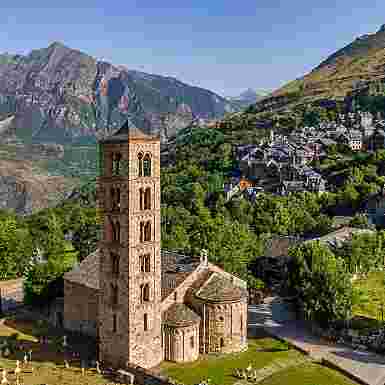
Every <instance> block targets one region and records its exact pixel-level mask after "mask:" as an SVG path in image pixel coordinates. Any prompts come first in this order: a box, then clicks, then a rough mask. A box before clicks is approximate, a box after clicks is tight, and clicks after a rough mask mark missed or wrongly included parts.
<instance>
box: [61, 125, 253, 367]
mask: <svg viewBox="0 0 385 385" xmlns="http://www.w3.org/2000/svg"><path fill="white" fill-rule="evenodd" d="M98 146H99V149H100V164H101V166H100V176H99V177H98V181H97V196H98V209H99V213H100V218H101V223H102V231H101V239H100V243H99V246H98V249H97V250H96V251H95V252H94V253H92V254H90V255H89V256H87V257H86V258H85V259H84V260H83V261H82V262H81V263H80V264H79V265H78V266H76V267H75V268H74V269H73V270H71V271H70V272H68V273H66V274H65V276H64V327H65V328H66V329H68V330H73V331H78V332H81V333H83V334H86V335H87V334H88V335H90V336H94V337H96V338H97V340H98V343H99V359H100V361H102V362H105V363H106V362H107V363H110V364H112V365H113V366H115V367H116V366H124V365H126V364H127V363H129V364H130V365H134V366H140V367H142V368H146V369H148V368H152V367H156V366H158V365H159V364H160V362H161V361H163V360H169V361H174V362H187V361H193V360H196V359H197V358H198V355H199V354H200V353H210V352H223V353H227V352H228V353H230V352H238V351H241V350H244V349H247V340H246V336H247V299H248V295H247V287H246V283H245V282H244V281H242V280H240V279H238V278H236V277H234V276H232V275H231V274H228V273H227V272H225V271H223V270H222V269H221V268H219V267H218V266H215V265H213V264H212V263H210V262H208V258H207V253H206V252H205V251H202V253H201V255H200V256H199V257H193V256H185V255H180V254H176V253H172V252H167V251H163V250H161V248H160V240H161V229H160V225H161V224H160V138H159V136H151V135H148V134H145V133H143V132H142V131H140V130H139V129H138V128H136V127H135V126H130V124H129V123H128V122H127V123H126V124H125V125H123V126H122V127H121V128H120V129H119V130H118V131H117V132H116V133H115V134H111V135H109V136H106V137H104V138H100V139H99V141H98Z"/></svg>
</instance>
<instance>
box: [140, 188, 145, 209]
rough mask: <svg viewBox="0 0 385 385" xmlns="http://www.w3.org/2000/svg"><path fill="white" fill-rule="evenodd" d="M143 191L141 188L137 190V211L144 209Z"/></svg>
mask: <svg viewBox="0 0 385 385" xmlns="http://www.w3.org/2000/svg"><path fill="white" fill-rule="evenodd" d="M143 203H144V190H143V188H140V189H139V209H140V210H143V209H144V204H143Z"/></svg>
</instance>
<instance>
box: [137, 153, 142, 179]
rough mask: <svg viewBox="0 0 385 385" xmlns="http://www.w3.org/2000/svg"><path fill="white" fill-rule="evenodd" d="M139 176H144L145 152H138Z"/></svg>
mask: <svg viewBox="0 0 385 385" xmlns="http://www.w3.org/2000/svg"><path fill="white" fill-rule="evenodd" d="M138 176H143V154H142V153H139V154H138Z"/></svg>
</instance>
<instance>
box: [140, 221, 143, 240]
mask: <svg viewBox="0 0 385 385" xmlns="http://www.w3.org/2000/svg"><path fill="white" fill-rule="evenodd" d="M142 242H144V222H140V243H142Z"/></svg>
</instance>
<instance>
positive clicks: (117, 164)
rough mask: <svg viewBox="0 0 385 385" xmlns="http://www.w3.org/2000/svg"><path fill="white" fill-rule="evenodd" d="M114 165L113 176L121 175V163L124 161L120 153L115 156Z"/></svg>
mask: <svg viewBox="0 0 385 385" xmlns="http://www.w3.org/2000/svg"><path fill="white" fill-rule="evenodd" d="M112 159H113V163H112V174H113V175H119V174H120V161H121V160H122V154H120V153H119V152H118V153H116V154H113V158H112Z"/></svg>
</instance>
